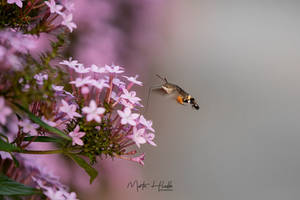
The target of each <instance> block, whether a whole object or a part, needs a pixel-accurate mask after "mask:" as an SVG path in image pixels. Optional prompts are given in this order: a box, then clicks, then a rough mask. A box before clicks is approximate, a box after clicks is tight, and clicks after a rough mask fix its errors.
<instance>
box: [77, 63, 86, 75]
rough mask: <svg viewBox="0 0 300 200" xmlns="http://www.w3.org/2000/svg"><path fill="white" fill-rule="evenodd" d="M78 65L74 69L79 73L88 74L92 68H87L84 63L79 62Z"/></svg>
mask: <svg viewBox="0 0 300 200" xmlns="http://www.w3.org/2000/svg"><path fill="white" fill-rule="evenodd" d="M77 66H78V67H75V68H74V70H75V71H76V72H77V73H79V74H86V73H89V72H90V68H86V67H84V66H83V65H82V64H79V65H77Z"/></svg>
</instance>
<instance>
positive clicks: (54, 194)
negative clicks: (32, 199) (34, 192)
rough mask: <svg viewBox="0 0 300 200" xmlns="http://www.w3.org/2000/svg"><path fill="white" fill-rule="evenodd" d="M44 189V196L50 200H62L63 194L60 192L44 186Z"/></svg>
mask: <svg viewBox="0 0 300 200" xmlns="http://www.w3.org/2000/svg"><path fill="white" fill-rule="evenodd" d="M44 189H45V190H46V191H45V192H44V194H45V195H46V196H47V197H48V198H49V199H51V200H64V199H65V197H64V193H63V191H62V190H55V189H53V188H50V187H46V186H44Z"/></svg>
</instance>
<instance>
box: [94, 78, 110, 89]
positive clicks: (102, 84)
mask: <svg viewBox="0 0 300 200" xmlns="http://www.w3.org/2000/svg"><path fill="white" fill-rule="evenodd" d="M91 84H92V85H93V86H95V87H96V88H98V89H99V90H101V89H102V88H104V87H109V85H108V84H107V83H106V81H105V80H104V79H100V80H98V81H96V80H92V81H91Z"/></svg>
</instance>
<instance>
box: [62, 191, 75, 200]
mask: <svg viewBox="0 0 300 200" xmlns="http://www.w3.org/2000/svg"><path fill="white" fill-rule="evenodd" d="M64 196H65V197H66V200H78V199H77V195H76V193H75V192H71V193H69V192H67V191H64Z"/></svg>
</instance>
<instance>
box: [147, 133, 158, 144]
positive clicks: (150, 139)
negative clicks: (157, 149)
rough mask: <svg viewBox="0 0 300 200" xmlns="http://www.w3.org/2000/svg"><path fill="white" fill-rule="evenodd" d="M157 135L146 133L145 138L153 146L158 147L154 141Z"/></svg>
mask: <svg viewBox="0 0 300 200" xmlns="http://www.w3.org/2000/svg"><path fill="white" fill-rule="evenodd" d="M154 137H155V135H154V134H153V133H146V132H145V133H144V138H145V139H146V141H147V142H148V143H149V144H151V145H153V146H157V145H156V144H155V143H154V142H153V141H152V140H153V139H154Z"/></svg>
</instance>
